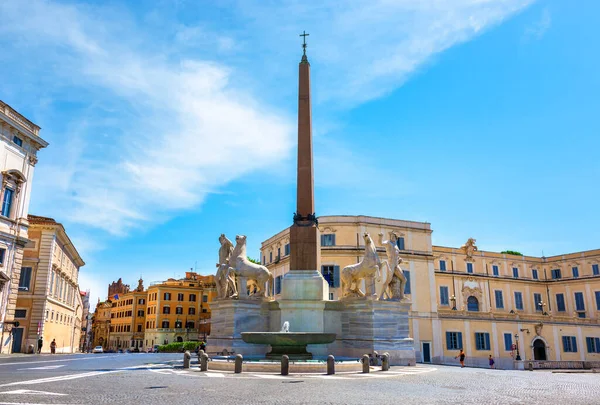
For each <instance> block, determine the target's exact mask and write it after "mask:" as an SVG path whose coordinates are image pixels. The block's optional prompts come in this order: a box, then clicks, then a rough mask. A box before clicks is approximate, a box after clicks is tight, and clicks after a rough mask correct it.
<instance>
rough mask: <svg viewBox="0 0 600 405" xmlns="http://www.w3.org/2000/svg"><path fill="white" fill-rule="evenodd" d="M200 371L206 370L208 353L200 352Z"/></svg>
mask: <svg viewBox="0 0 600 405" xmlns="http://www.w3.org/2000/svg"><path fill="white" fill-rule="evenodd" d="M200 371H208V354H206V353H202V356H200Z"/></svg>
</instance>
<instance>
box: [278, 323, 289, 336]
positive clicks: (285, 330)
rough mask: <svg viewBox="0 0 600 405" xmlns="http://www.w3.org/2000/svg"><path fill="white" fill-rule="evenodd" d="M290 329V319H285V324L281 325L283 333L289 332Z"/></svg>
mask: <svg viewBox="0 0 600 405" xmlns="http://www.w3.org/2000/svg"><path fill="white" fill-rule="evenodd" d="M289 331H290V323H289V322H288V321H285V322H284V323H283V326H281V331H280V332H283V333H288V332H289Z"/></svg>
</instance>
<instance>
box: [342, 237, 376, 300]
mask: <svg viewBox="0 0 600 405" xmlns="http://www.w3.org/2000/svg"><path fill="white" fill-rule="evenodd" d="M363 238H364V240H365V256H364V257H363V259H362V260H361V261H360V262H359V263H356V264H352V265H350V266H346V267H344V268H343V269H342V272H341V275H340V278H341V280H342V297H349V296H359V297H364V296H365V295H370V296H375V297H376V296H377V295H376V294H375V291H374V288H373V284H374V283H373V278H374V277H375V278H376V279H377V281H378V282H379V281H380V279H381V266H382V263H381V260H380V259H379V255H378V254H377V248H376V247H375V243H373V239H371V236H370V235H369V234H368V233H365V234H364V235H363ZM361 280H365V286H366V294H365V293H363V292H362V291H361V290H360V288H359V286H360V281H361Z"/></svg>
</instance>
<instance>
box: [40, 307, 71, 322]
mask: <svg viewBox="0 0 600 405" xmlns="http://www.w3.org/2000/svg"><path fill="white" fill-rule="evenodd" d="M46 320H47V321H50V322H58V323H63V324H66V325H73V322H74V321H75V318H74V317H72V316H71V315H65V314H62V313H60V312H56V318H55V313H54V311H52V312H50V311H48V310H46Z"/></svg>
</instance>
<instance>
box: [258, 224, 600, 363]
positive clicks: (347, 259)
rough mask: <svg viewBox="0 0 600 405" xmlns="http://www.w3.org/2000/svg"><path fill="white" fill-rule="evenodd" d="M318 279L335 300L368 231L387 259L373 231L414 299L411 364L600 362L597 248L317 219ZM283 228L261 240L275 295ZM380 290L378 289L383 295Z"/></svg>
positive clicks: (282, 260)
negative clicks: (389, 244)
mask: <svg viewBox="0 0 600 405" xmlns="http://www.w3.org/2000/svg"><path fill="white" fill-rule="evenodd" d="M319 229H320V232H321V273H322V274H323V277H324V278H325V279H326V280H327V281H328V283H329V286H330V288H329V299H330V300H337V299H339V298H340V294H341V285H340V271H341V269H343V268H344V267H345V266H348V265H351V264H354V263H357V262H358V261H360V259H361V258H362V256H363V252H364V243H363V239H362V235H363V234H364V233H365V232H368V233H370V234H371V236H372V238H373V241H374V242H375V244H376V245H377V246H378V252H379V254H380V256H381V258H382V260H385V257H386V256H385V250H384V249H383V247H381V246H382V245H381V244H380V243H379V241H378V238H379V237H378V235H379V233H383V235H384V239H388V237H389V234H390V233H392V232H393V233H394V234H396V236H397V237H398V242H397V245H398V248H399V249H400V251H401V257H402V259H403V262H402V263H401V268H402V269H403V271H404V274H405V276H406V277H407V281H408V282H407V285H406V288H405V291H404V292H405V294H406V297H407V298H408V299H409V300H410V301H411V302H412V310H411V314H410V317H411V323H410V328H411V336H412V337H413V338H414V349H415V351H416V353H417V361H419V360H420V361H422V362H431V363H437V364H456V360H455V359H454V358H455V356H456V355H457V353H458V351H459V349H461V348H462V349H464V350H465V352H466V355H467V364H470V365H478V366H487V359H488V356H489V355H492V356H493V357H494V358H495V360H496V365H497V366H498V367H500V368H512V367H513V366H514V362H513V360H515V359H517V356H518V357H520V358H521V359H522V360H539V361H544V360H546V361H597V360H600V269H599V265H600V250H593V251H586V252H578V253H570V254H565V255H559V256H553V257H529V256H522V255H519V254H510V253H498V252H487V251H482V250H479V249H478V248H477V246H476V244H475V240H472V239H469V241H467V243H465V245H464V246H462V247H459V248H457V247H454V248H453V247H442V246H433V245H432V241H431V234H432V230H431V227H430V224H428V223H422V222H411V221H401V220H394V219H384V218H374V217H368V216H325V217H320V218H319ZM289 253H290V248H289V229H285V230H283V231H282V232H279V233H278V234H276V235H274V236H272V237H271V238H269V239H267V240H266V241H264V242H263V243H262V247H261V261H262V263H263V264H265V265H266V266H267V267H268V268H269V270H271V271H272V272H273V276H274V278H275V280H274V285H273V286H272V289H273V292H274V294H275V297H276V298H277V296H278V295H279V294H280V293H281V278H282V277H283V275H284V274H285V273H287V272H288V271H289ZM381 288H382V286H381V284H380V283H378V284H377V286H376V289H377V291H381Z"/></svg>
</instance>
